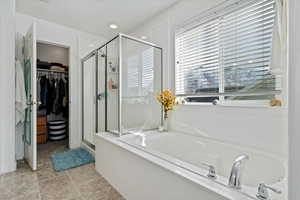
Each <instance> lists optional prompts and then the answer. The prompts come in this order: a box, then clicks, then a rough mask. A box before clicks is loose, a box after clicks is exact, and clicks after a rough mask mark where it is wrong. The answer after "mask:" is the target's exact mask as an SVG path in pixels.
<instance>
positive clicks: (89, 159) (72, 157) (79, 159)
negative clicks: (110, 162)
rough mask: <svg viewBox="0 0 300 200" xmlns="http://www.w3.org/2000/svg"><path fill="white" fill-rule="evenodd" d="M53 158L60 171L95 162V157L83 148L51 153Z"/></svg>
mask: <svg viewBox="0 0 300 200" xmlns="http://www.w3.org/2000/svg"><path fill="white" fill-rule="evenodd" d="M51 159H52V163H53V166H54V169H55V171H58V172H61V171H65V170H67V169H71V168H75V167H79V166H82V165H86V164H89V163H93V162H95V159H94V157H93V156H92V155H91V154H90V153H89V152H88V151H86V150H84V149H82V148H79V149H74V150H70V151H66V152H63V153H58V154H54V155H51Z"/></svg>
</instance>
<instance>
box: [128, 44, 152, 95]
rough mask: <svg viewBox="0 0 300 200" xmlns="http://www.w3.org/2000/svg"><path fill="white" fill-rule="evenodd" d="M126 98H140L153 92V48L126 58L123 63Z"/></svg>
mask: <svg viewBox="0 0 300 200" xmlns="http://www.w3.org/2000/svg"><path fill="white" fill-rule="evenodd" d="M125 64H126V65H125V66H126V70H127V76H126V80H124V83H126V84H127V88H126V89H127V90H126V91H127V92H126V95H125V96H127V97H141V96H145V95H147V94H149V92H150V93H151V92H153V91H154V89H153V81H154V48H152V47H151V48H147V49H145V50H142V51H140V52H137V53H135V54H134V55H132V56H130V57H128V59H127V61H126V62H125Z"/></svg>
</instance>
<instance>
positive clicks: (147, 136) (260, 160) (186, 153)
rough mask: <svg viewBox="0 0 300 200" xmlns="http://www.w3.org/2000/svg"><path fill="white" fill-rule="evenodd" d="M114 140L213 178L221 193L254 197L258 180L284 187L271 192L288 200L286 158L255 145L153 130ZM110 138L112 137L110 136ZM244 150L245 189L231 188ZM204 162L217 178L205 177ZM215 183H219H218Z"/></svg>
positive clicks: (278, 199) (275, 199) (203, 177)
mask: <svg viewBox="0 0 300 200" xmlns="http://www.w3.org/2000/svg"><path fill="white" fill-rule="evenodd" d="M101 137H102V139H103V135H102V136H101ZM104 138H105V137H104ZM113 140H115V142H116V143H115V144H120V143H123V144H124V145H121V146H122V147H123V148H124V147H125V149H126V146H127V147H128V148H129V147H131V148H132V147H133V148H136V149H137V150H138V151H141V152H143V153H146V154H149V155H151V156H155V157H157V158H159V159H161V160H163V161H164V162H168V163H170V164H171V165H174V166H176V167H177V168H178V167H180V168H182V169H183V170H186V171H188V172H190V173H194V174H195V175H196V176H199V177H201V179H206V181H208V183H209V182H211V183H212V185H214V186H212V185H209V186H208V187H209V188H210V189H212V187H218V190H214V191H219V193H220V194H224V193H223V192H224V191H226V192H225V193H227V192H229V193H230V192H231V191H232V192H233V193H239V194H240V195H241V196H239V195H238V197H237V198H229V199H248V198H249V199H255V198H256V197H255V195H256V193H257V187H258V184H259V183H265V184H267V185H270V186H273V187H275V188H277V189H280V190H282V194H281V195H278V194H272V193H271V192H270V194H271V197H272V199H274V200H287V192H286V191H287V189H286V183H287V180H286V177H287V176H286V174H287V168H286V161H285V159H284V158H281V157H278V156H275V155H272V154H268V153H266V152H261V151H258V150H255V149H250V148H244V147H240V146H237V145H232V144H227V143H222V142H219V141H215V140H211V139H208V138H203V137H196V136H192V135H187V134H182V133H176V132H164V133H160V132H156V131H151V132H145V133H142V134H129V135H126V136H123V137H121V138H114V139H113ZM110 141H112V140H111V138H110ZM119 142H120V143H119ZM96 148H97V146H96ZM241 154H247V155H249V157H250V160H249V161H246V167H245V170H244V173H243V175H244V176H243V180H242V184H243V186H242V190H240V191H236V190H233V189H231V188H228V187H227V183H228V177H229V174H230V170H231V167H232V164H233V161H234V159H235V158H236V157H237V156H239V155H241ZM145 158H147V157H145ZM96 160H97V155H96ZM203 163H205V164H208V165H213V166H214V167H215V168H216V171H217V179H216V180H209V179H208V178H206V175H207V172H208V171H207V169H206V168H205V167H204V166H203ZM141 167H142V166H141ZM179 174H182V173H179ZM197 184H199V182H197ZM200 184H201V181H200ZM216 184H217V185H219V186H220V187H219V186H216ZM220 188H221V189H222V188H224V191H220ZM223 196H226V195H223ZM228 196H230V197H233V196H235V195H233V194H227V196H226V197H228ZM129 200H130V199H129Z"/></svg>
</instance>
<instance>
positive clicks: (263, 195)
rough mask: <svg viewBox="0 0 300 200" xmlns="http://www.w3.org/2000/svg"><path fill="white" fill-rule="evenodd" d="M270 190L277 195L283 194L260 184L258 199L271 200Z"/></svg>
mask: <svg viewBox="0 0 300 200" xmlns="http://www.w3.org/2000/svg"><path fill="white" fill-rule="evenodd" d="M268 190H271V191H273V192H275V193H277V194H281V193H282V192H281V191H280V190H277V189H275V188H272V187H270V186H267V185H266V184H263V183H261V184H259V187H258V191H257V195H256V197H257V198H258V199H260V200H270V199H271V198H270V195H269V191H268Z"/></svg>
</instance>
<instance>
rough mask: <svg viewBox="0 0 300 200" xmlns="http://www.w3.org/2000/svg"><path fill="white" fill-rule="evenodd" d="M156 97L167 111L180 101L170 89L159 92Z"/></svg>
mask: <svg viewBox="0 0 300 200" xmlns="http://www.w3.org/2000/svg"><path fill="white" fill-rule="evenodd" d="M156 99H157V100H158V101H159V102H160V103H161V104H162V105H163V107H164V112H165V113H166V112H168V111H169V110H173V109H174V106H175V105H178V104H179V102H177V101H176V96H174V95H173V94H172V91H170V90H165V91H163V92H162V93H161V94H158V95H157V96H156Z"/></svg>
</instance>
